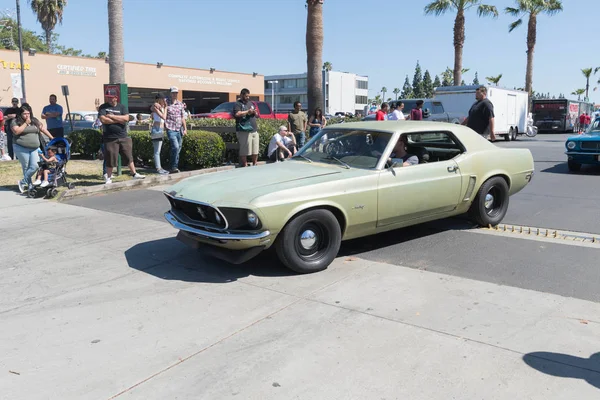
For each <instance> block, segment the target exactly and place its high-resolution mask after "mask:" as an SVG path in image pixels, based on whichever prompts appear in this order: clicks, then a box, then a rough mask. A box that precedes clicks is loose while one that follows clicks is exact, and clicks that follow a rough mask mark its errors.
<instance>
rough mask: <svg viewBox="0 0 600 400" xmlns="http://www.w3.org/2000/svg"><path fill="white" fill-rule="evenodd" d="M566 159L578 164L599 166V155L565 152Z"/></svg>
mask: <svg viewBox="0 0 600 400" xmlns="http://www.w3.org/2000/svg"><path fill="white" fill-rule="evenodd" d="M565 154H566V155H567V159H568V160H569V161H574V162H576V163H579V164H596V165H600V153H592V152H581V151H565Z"/></svg>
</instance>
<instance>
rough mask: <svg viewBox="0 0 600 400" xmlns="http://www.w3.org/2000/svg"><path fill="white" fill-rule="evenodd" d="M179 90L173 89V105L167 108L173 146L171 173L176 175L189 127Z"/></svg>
mask: <svg viewBox="0 0 600 400" xmlns="http://www.w3.org/2000/svg"><path fill="white" fill-rule="evenodd" d="M178 94H179V89H178V88H177V87H175V86H173V87H171V105H170V106H168V107H167V115H166V118H165V128H166V129H167V137H168V138H169V143H170V144H171V168H169V172H170V173H171V174H176V173H178V172H179V153H181V146H183V137H184V136H185V135H187V126H186V124H185V114H184V113H185V105H184V104H183V103H182V102H181V101H179V100H177V95H178Z"/></svg>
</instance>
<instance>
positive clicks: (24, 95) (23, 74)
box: [17, 0, 27, 104]
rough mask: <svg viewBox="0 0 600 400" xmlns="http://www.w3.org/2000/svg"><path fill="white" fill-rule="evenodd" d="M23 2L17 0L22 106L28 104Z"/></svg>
mask: <svg viewBox="0 0 600 400" xmlns="http://www.w3.org/2000/svg"><path fill="white" fill-rule="evenodd" d="M20 3H21V2H20V1H19V0H17V30H18V33H19V57H20V59H21V92H22V94H23V99H22V100H21V104H23V103H26V102H27V95H26V94H25V65H24V64H23V38H22V36H21V4H20Z"/></svg>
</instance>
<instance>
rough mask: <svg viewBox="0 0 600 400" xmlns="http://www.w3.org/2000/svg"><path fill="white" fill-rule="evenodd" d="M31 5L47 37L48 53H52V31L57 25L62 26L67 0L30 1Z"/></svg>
mask: <svg viewBox="0 0 600 400" xmlns="http://www.w3.org/2000/svg"><path fill="white" fill-rule="evenodd" d="M29 4H30V5H31V9H32V10H33V13H34V14H35V15H36V17H37V20H38V22H39V23H40V25H42V29H43V30H44V33H45V35H46V47H47V48H48V52H49V53H52V31H53V30H54V28H55V27H56V24H57V23H59V24H61V25H62V20H63V12H64V9H65V7H66V5H67V0H29Z"/></svg>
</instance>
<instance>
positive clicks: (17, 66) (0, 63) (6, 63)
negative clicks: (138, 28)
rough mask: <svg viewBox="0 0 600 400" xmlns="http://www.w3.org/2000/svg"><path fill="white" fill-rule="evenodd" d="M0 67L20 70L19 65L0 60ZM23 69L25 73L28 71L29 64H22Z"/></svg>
mask: <svg viewBox="0 0 600 400" xmlns="http://www.w3.org/2000/svg"><path fill="white" fill-rule="evenodd" d="M0 65H1V66H2V68H4V69H21V63H16V62H13V61H4V60H0ZM23 69H24V70H25V71H29V69H30V65H29V64H23Z"/></svg>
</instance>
